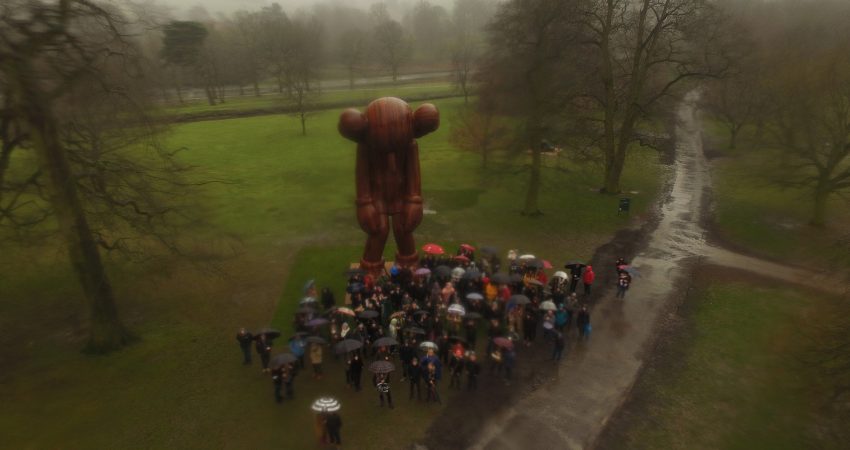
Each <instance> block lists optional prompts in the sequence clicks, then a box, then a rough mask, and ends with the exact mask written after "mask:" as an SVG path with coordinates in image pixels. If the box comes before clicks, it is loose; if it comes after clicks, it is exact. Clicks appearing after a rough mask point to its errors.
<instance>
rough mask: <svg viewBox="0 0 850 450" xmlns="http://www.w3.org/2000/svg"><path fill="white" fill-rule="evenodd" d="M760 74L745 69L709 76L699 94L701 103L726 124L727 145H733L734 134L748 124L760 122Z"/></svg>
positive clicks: (763, 100) (735, 141) (764, 101)
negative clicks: (737, 72) (739, 72)
mask: <svg viewBox="0 0 850 450" xmlns="http://www.w3.org/2000/svg"><path fill="white" fill-rule="evenodd" d="M759 79H760V77H759V76H758V75H757V74H752V73H750V72H749V71H748V72H746V73H743V74H736V75H732V76H728V77H723V78H720V79H717V80H713V81H711V82H710V83H708V85H707V88H706V89H705V90H704V92H703V95H702V96H701V97H700V104H701V105H702V107H703V108H704V109H705V110H707V111H708V112H709V113H711V114H712V115H713V116H714V117H716V118H718V119H720V121H721V122H722V123H723V124H724V125H725V126H726V129H727V130H728V131H729V148H730V149H735V148H736V147H737V144H738V135H739V134H740V133H741V130H743V129H744V127H746V126H748V125H753V124H756V123H758V122H760V119H759V117H760V116H761V115H762V114H763V113H764V112H765V108H767V106H768V102H767V99H766V98H764V96H763V95H762V94H763V92H764V90H762V89H760V88H759Z"/></svg>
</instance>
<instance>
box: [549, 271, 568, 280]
mask: <svg viewBox="0 0 850 450" xmlns="http://www.w3.org/2000/svg"><path fill="white" fill-rule="evenodd" d="M552 276H553V277H555V278H560V279H562V280H566V279H567V278H568V277H567V273H566V272H564V271H561V270H559V271H557V272H555V275H552Z"/></svg>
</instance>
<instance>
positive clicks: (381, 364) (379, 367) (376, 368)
mask: <svg viewBox="0 0 850 450" xmlns="http://www.w3.org/2000/svg"><path fill="white" fill-rule="evenodd" d="M393 370H395V365H394V364H393V363H391V362H389V361H375V362H373V363H372V364H369V371H370V372H374V373H390V372H392V371H393Z"/></svg>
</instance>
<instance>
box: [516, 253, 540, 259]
mask: <svg viewBox="0 0 850 450" xmlns="http://www.w3.org/2000/svg"><path fill="white" fill-rule="evenodd" d="M534 258H536V256H534V255H532V254H531V253H526V254H525V255H522V256H520V257H519V259H534Z"/></svg>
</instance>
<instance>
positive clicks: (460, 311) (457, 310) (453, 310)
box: [448, 303, 466, 317]
mask: <svg viewBox="0 0 850 450" xmlns="http://www.w3.org/2000/svg"><path fill="white" fill-rule="evenodd" d="M448 313H449V314H457V315H459V316H461V317H462V316H464V315H465V314H466V309H464V307H463V306H462V305H459V304H457V303H455V304H454V305H451V306H449V309H448Z"/></svg>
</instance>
